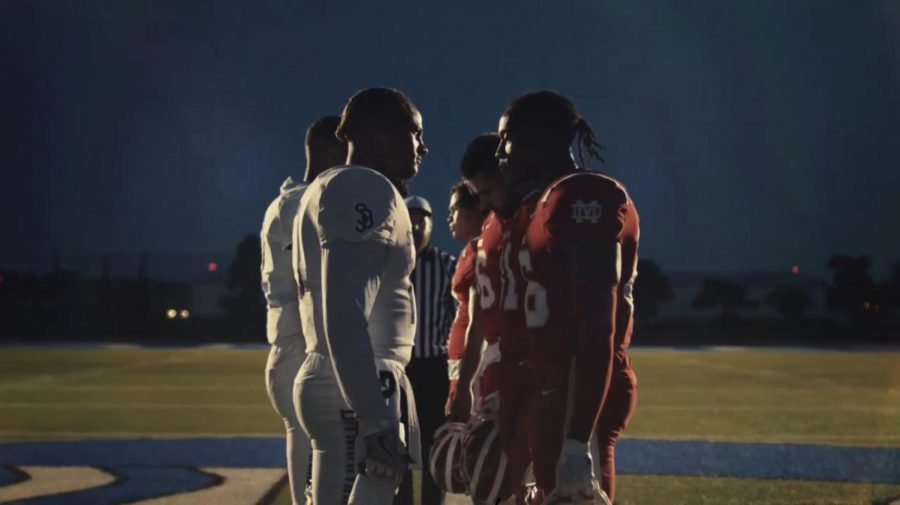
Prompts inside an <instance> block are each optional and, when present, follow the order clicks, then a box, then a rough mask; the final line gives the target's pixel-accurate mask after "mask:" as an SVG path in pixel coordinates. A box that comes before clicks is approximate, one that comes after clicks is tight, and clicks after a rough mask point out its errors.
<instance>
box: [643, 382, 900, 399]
mask: <svg viewBox="0 0 900 505" xmlns="http://www.w3.org/2000/svg"><path fill="white" fill-rule="evenodd" d="M640 386H643V384H640ZM829 387H830V388H832V389H842V390H845V391H848V392H851V393H854V392H862V391H865V392H866V393H877V394H879V395H882V394H887V395H900V389H894V388H885V387H884V386H863V385H859V386H855V385H854V386H849V385H841V384H839V383H838V384H833V385H829ZM658 389H659V391H661V392H664V393H665V394H670V393H708V392H710V391H729V392H732V391H747V390H765V391H767V392H769V391H772V389H773V388H772V386H771V385H770V384H765V385H754V384H745V385H740V384H735V385H725V384H722V385H716V384H710V385H708V386H678V387H666V388H658ZM783 389H784V390H789V392H790V393H796V394H800V395H803V396H806V395H808V394H809V391H807V390H806V388H805V387H804V386H802V385H801V386H798V385H796V384H794V385H791V386H790V387H784V388H783ZM813 389H818V386H816V387H814V388H813ZM779 393H784V391H779Z"/></svg>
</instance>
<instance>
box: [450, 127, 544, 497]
mask: <svg viewBox="0 0 900 505" xmlns="http://www.w3.org/2000/svg"><path fill="white" fill-rule="evenodd" d="M498 144H499V137H498V136H497V135H496V134H486V135H482V136H481V137H479V138H478V139H476V140H475V141H473V143H472V144H471V145H470V149H469V151H468V152H467V156H466V157H465V158H464V161H463V164H462V167H461V168H462V175H463V179H464V180H465V182H466V184H467V185H468V186H469V187H470V188H471V189H472V190H473V192H474V193H475V194H477V195H478V196H479V198H480V199H481V201H482V206H483V208H484V209H486V210H487V209H490V210H492V212H491V213H490V214H489V215H488V217H487V218H486V219H485V222H484V225H483V226H482V232H481V237H480V238H479V240H478V241H477V244H478V245H477V257H476V258H477V259H476V266H475V271H476V284H477V286H476V289H474V290H473V291H472V292H471V296H470V300H469V303H470V314H471V317H470V321H469V328H468V331H467V338H466V340H465V352H464V356H463V358H462V359H461V365H460V381H459V386H458V387H457V390H456V396H455V397H454V398H453V400H452V402H451V413H450V419H451V420H456V421H462V420H467V419H468V418H469V415H470V413H471V411H474V412H475V413H476V414H477V415H476V417H475V419H473V420H472V422H470V423H469V427H468V435H467V438H466V440H467V441H468V442H467V443H466V444H465V447H466V454H467V455H468V458H467V462H468V463H469V464H470V466H471V467H472V468H471V469H470V473H471V474H472V475H471V479H472V480H471V482H470V489H469V493H470V496H472V498H473V500H475V502H476V503H495V502H496V501H497V499H498V498H499V499H505V498H507V497H508V496H509V495H510V494H512V493H513V492H515V491H517V490H519V489H521V482H522V476H523V475H524V473H525V470H526V469H527V467H528V464H529V463H530V461H531V458H530V454H529V451H528V448H529V446H528V443H527V437H526V434H527V430H525V429H524V428H526V425H525V423H523V422H522V420H521V419H519V420H518V423H514V422H509V421H510V419H509V418H508V416H507V418H505V419H506V422H504V420H503V419H499V418H498V415H499V413H498V411H499V410H500V403H502V401H503V400H502V395H503V394H506V393H505V392H504V391H505V390H504V383H505V382H506V378H505V377H502V375H503V373H504V372H503V367H502V366H501V364H502V363H504V362H505V361H506V360H507V356H506V355H502V353H501V346H504V344H505V343H506V341H508V340H510V339H509V338H508V337H507V336H506V334H507V333H508V331H507V330H506V329H505V328H504V326H503V325H504V322H505V321H506V318H505V317H503V316H504V313H503V312H504V310H503V309H504V307H505V306H507V305H508V304H509V299H510V297H513V298H514V297H515V293H516V292H515V289H507V288H508V287H510V288H513V286H510V285H509V284H508V283H507V281H506V279H507V278H508V277H509V275H508V273H509V272H511V270H510V263H509V261H508V258H507V261H506V262H505V263H504V261H503V257H502V251H503V245H504V241H505V240H507V239H508V236H509V226H510V223H511V219H512V218H513V214H514V212H515V211H516V204H517V202H518V199H517V198H516V195H515V194H514V193H513V192H511V191H509V190H508V188H507V187H506V186H505V185H504V184H503V181H502V179H501V177H500V173H499V170H498V161H497V159H496V157H495V154H496V150H497V146H498ZM520 326H523V325H520ZM485 343H486V344H487V345H486V347H485V349H484V352H483V355H482V348H483V344H485ZM510 349H512V348H511V347H510ZM503 352H507V351H503ZM510 352H511V351H510ZM501 355H502V358H503V359H502V360H501ZM525 355H527V347H522V350H521V351H520V352H519V353H518V354H516V356H525ZM510 356H511V357H512V356H513V354H510ZM521 377H523V378H525V377H527V376H525V375H522V376H521ZM473 380H474V389H475V398H474V403H475V408H474V409H472V403H473V400H472V399H471V398H470V397H469V388H468V387H465V385H468V384H471V383H472V381H473ZM519 382H522V381H519ZM511 383H513V382H512V381H511ZM498 400H499V401H498ZM507 410H508V409H507ZM520 413H522V412H520ZM515 424H518V427H519V428H520V429H518V430H513V429H511V428H505V427H511V426H513V425H515ZM516 438H518V440H517V442H518V443H515V442H516Z"/></svg>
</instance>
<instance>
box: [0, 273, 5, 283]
mask: <svg viewBox="0 0 900 505" xmlns="http://www.w3.org/2000/svg"><path fill="white" fill-rule="evenodd" d="M4 280H5V279H4V277H3V274H0V283H2V282H3V281H4Z"/></svg>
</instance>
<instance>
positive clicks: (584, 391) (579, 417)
mask: <svg viewBox="0 0 900 505" xmlns="http://www.w3.org/2000/svg"><path fill="white" fill-rule="evenodd" d="M613 300H615V298H613V297H612V296H610V301H609V302H607V303H605V304H604V307H603V310H602V311H603V312H604V313H606V312H607V308H606V307H608V306H609V305H612V306H613V307H615V302H614V301H613ZM595 310H596V309H595ZM614 311H615V309H614V308H613V309H612V312H614ZM591 319H592V318H589V317H586V318H584V320H586V321H585V323H582V324H579V325H578V326H579V327H578V328H576V330H575V332H576V335H575V338H576V353H575V356H574V357H573V363H572V366H574V368H575V370H574V384H573V385H574V388H575V398H576V402H575V405H574V406H573V410H572V422H571V424H570V426H569V435H568V438H572V439H575V440H580V441H582V442H587V441H588V439H589V438H590V434H591V432H592V431H593V429H594V425H595V424H596V422H597V416H598V415H599V414H600V409H601V407H602V406H603V402H604V401H605V399H606V394H607V392H608V391H609V384H610V380H611V377H612V362H613V333H614V326H615V325H614V324H613V323H612V321H613V319H612V317H609V318H605V320H601V319H600V318H594V322H593V323H591V322H588V321H590V320H591Z"/></svg>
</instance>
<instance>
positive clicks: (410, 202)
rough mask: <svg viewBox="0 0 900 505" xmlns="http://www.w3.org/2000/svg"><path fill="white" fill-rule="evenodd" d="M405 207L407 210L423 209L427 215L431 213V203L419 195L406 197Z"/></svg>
mask: <svg viewBox="0 0 900 505" xmlns="http://www.w3.org/2000/svg"><path fill="white" fill-rule="evenodd" d="M406 208H407V209H409V210H413V209H419V210H422V211H425V213H426V214H428V215H429V216H430V215H431V214H432V212H431V204H430V203H428V200H426V199H425V198H423V197H421V196H410V197H407V198H406Z"/></svg>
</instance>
